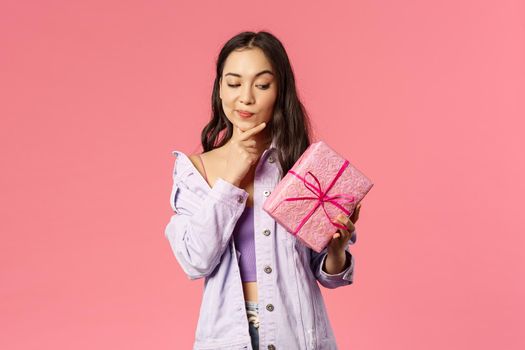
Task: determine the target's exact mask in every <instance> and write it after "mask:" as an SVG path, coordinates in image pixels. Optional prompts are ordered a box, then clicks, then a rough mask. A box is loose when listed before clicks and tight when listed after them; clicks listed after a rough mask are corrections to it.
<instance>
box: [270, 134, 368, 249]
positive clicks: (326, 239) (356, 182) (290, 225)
mask: <svg viewBox="0 0 525 350" xmlns="http://www.w3.org/2000/svg"><path fill="white" fill-rule="evenodd" d="M372 186H373V183H372V182H371V181H370V179H368V178H367V177H366V176H365V175H364V174H363V173H362V172H360V171H359V170H358V169H357V168H356V167H354V166H353V165H352V164H350V162H348V161H347V160H346V159H345V158H344V157H342V156H341V155H339V154H338V153H337V152H335V151H334V150H333V149H332V148H330V147H329V146H328V145H327V144H326V143H325V142H323V141H319V142H315V143H312V144H310V146H309V147H308V148H307V149H306V150H305V151H304V153H303V154H302V155H301V157H299V159H298V160H297V162H295V164H294V166H293V167H292V169H290V171H289V172H288V173H286V175H285V176H284V177H283V178H282V180H281V181H280V182H279V183H278V184H277V186H276V187H275V188H274V190H273V191H272V193H271V194H270V196H268V198H266V201H265V202H264V205H263V209H264V210H265V211H266V212H267V213H268V214H269V215H270V216H272V217H273V218H274V219H275V220H276V221H277V222H278V223H279V224H280V225H281V226H283V227H284V228H285V229H286V230H287V231H288V232H290V233H291V234H293V235H296V237H297V238H298V239H299V240H300V241H301V242H302V243H303V244H305V245H307V246H308V247H310V248H311V249H313V250H315V251H316V252H318V253H320V252H321V251H322V250H323V249H324V248H325V247H326V246H327V245H328V243H330V240H331V239H332V236H333V234H334V233H335V232H336V231H337V229H338V228H345V226H344V225H343V224H341V223H339V222H338V221H337V220H336V218H337V215H339V214H340V213H344V214H345V215H348V216H350V215H352V213H353V211H354V209H355V207H356V206H357V204H358V203H359V202H360V201H361V200H362V199H363V197H364V196H365V195H366V194H367V193H368V191H370V189H371V188H372Z"/></svg>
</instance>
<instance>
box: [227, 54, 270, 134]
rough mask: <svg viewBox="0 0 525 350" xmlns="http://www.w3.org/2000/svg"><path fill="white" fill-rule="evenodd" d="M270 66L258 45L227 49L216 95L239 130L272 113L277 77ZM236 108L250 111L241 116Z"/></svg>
mask: <svg viewBox="0 0 525 350" xmlns="http://www.w3.org/2000/svg"><path fill="white" fill-rule="evenodd" d="M274 74H275V72H274V70H273V69H272V66H271V64H270V62H269V61H268V60H267V59H266V57H265V55H264V53H263V51H262V50H261V49H259V48H251V49H244V50H243V51H233V52H232V53H230V55H229V56H228V58H227V59H226V62H225V64H224V69H223V72H222V76H221V78H220V83H219V86H220V92H219V96H220V98H221V100H222V108H223V110H224V113H225V114H226V117H227V118H228V120H229V121H230V122H231V123H232V124H233V125H235V126H237V127H239V129H241V130H242V131H246V130H247V129H250V128H252V127H254V126H256V125H258V124H260V123H262V122H266V123H267V124H268V122H269V121H270V120H271V119H272V116H273V107H274V104H275V100H276V98H277V81H276V79H275V77H274ZM239 111H247V112H250V113H253V115H251V116H249V117H246V116H244V117H243V116H241V115H240V114H239Z"/></svg>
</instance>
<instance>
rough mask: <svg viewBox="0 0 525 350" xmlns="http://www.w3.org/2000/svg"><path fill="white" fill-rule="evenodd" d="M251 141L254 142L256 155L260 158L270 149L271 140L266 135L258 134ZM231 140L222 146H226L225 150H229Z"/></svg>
mask: <svg viewBox="0 0 525 350" xmlns="http://www.w3.org/2000/svg"><path fill="white" fill-rule="evenodd" d="M251 139H253V140H255V142H256V145H255V149H256V150H257V154H258V155H259V156H260V155H262V154H263V153H264V151H265V150H266V149H267V148H268V147H270V145H271V144H272V140H271V138H270V135H269V134H268V133H264V134H263V133H259V134H257V135H254V136H253V137H252V138H251ZM230 144H231V139H230V140H228V142H227V143H226V144H225V145H224V146H226V147H225V149H226V150H228V149H229V148H230Z"/></svg>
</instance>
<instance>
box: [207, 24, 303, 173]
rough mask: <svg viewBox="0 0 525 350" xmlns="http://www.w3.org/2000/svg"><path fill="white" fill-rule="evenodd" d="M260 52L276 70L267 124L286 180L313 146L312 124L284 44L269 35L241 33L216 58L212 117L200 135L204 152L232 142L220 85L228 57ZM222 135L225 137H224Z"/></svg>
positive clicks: (263, 32) (229, 41)
mask: <svg viewBox="0 0 525 350" xmlns="http://www.w3.org/2000/svg"><path fill="white" fill-rule="evenodd" d="M253 47H258V48H260V49H261V50H262V51H263V52H264V54H265V55H266V57H267V59H268V60H269V61H270V63H271V64H272V67H273V68H274V69H275V76H276V79H277V87H278V92H277V99H276V101H275V106H274V114H273V117H272V119H271V121H270V122H269V123H268V125H267V128H269V133H270V135H271V140H275V143H276V148H277V151H278V152H277V154H278V158H279V163H280V164H281V168H282V173H281V176H284V175H285V174H286V173H287V172H288V171H289V170H290V169H291V168H292V166H293V165H294V163H295V162H296V161H297V159H299V157H300V156H301V154H302V153H303V152H304V151H305V150H306V148H307V147H308V146H309V145H310V138H311V136H310V135H311V124H310V121H309V118H308V115H307V112H306V109H305V108H304V106H303V104H302V103H301V101H300V100H299V98H298V96H297V91H296V87H295V78H294V74H293V70H292V67H291V65H290V61H289V59H288V55H287V53H286V50H285V49H284V46H283V45H282V43H281V42H280V41H279V39H277V38H276V37H275V36H274V35H272V34H270V33H268V32H266V31H260V32H241V33H239V34H237V35H235V36H234V37H233V38H231V39H230V40H228V42H226V44H224V46H223V47H222V49H221V51H220V53H219V56H218V58H217V69H216V77H215V82H214V84H213V92H212V96H211V103H212V116H211V120H210V121H209V123H208V124H207V125H206V126H205V127H204V129H203V130H202V132H201V143H202V148H203V150H204V151H205V152H207V151H210V150H212V149H214V148H217V147H221V146H223V145H224V144H225V143H226V142H228V140H229V139H230V138H231V136H232V133H233V125H232V123H231V122H230V121H229V120H228V118H227V117H226V115H225V114H224V111H223V109H222V102H221V99H220V97H219V84H220V78H221V76H222V72H223V69H224V63H225V61H226V58H227V57H228V55H229V54H230V53H231V52H232V51H234V50H239V49H244V48H253ZM221 134H222V135H221Z"/></svg>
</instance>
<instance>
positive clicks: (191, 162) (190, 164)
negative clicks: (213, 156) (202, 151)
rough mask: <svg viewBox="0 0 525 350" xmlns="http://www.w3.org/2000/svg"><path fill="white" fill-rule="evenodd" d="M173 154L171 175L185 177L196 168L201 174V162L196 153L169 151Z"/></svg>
mask: <svg viewBox="0 0 525 350" xmlns="http://www.w3.org/2000/svg"><path fill="white" fill-rule="evenodd" d="M171 153H172V154H173V155H174V156H175V164H174V166H173V175H174V177H177V178H179V179H182V178H184V177H186V175H189V174H190V173H192V172H193V170H195V169H197V170H198V171H199V172H200V173H201V174H202V173H203V169H202V164H201V161H200V159H199V155H198V154H186V153H184V152H182V151H179V150H173V151H172V152H171Z"/></svg>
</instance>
